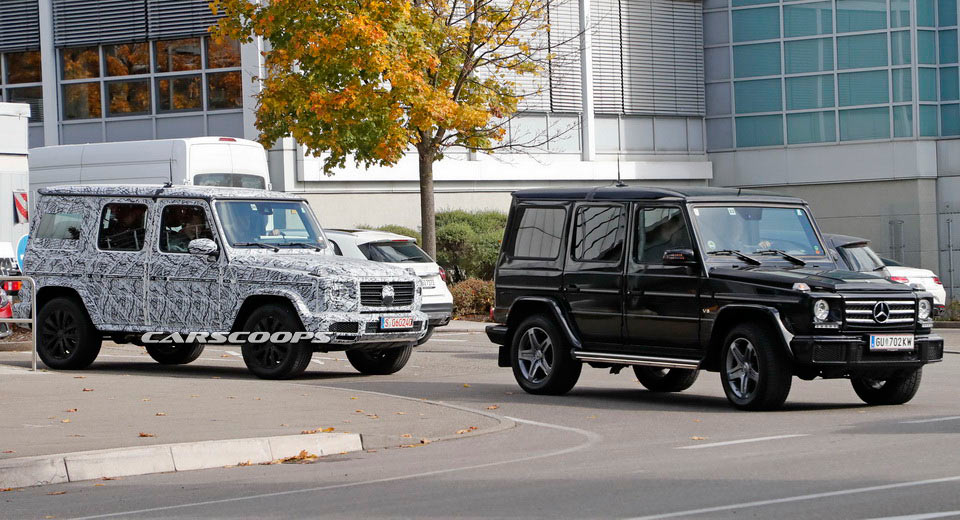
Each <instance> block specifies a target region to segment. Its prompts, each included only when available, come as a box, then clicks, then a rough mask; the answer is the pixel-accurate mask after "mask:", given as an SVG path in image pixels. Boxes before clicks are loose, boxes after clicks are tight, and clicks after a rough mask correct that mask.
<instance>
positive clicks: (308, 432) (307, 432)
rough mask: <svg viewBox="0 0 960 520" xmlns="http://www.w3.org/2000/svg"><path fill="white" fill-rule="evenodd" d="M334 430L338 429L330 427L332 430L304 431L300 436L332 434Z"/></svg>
mask: <svg viewBox="0 0 960 520" xmlns="http://www.w3.org/2000/svg"><path fill="white" fill-rule="evenodd" d="M334 430H336V428H333V427H330V428H316V429H313V430H303V431H302V432H300V435H312V434H314V433H332V432H333V431H334Z"/></svg>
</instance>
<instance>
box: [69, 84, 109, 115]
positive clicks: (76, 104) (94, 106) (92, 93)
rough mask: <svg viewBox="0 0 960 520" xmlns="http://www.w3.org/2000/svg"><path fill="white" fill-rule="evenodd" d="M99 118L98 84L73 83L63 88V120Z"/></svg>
mask: <svg viewBox="0 0 960 520" xmlns="http://www.w3.org/2000/svg"><path fill="white" fill-rule="evenodd" d="M94 117H100V83H73V84H70V85H64V86H63V118H64V119H90V118H94Z"/></svg>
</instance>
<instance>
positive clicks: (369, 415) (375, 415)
mask: <svg viewBox="0 0 960 520" xmlns="http://www.w3.org/2000/svg"><path fill="white" fill-rule="evenodd" d="M367 417H369V418H371V419H379V418H380V416H379V415H377V414H375V413H368V414H367Z"/></svg>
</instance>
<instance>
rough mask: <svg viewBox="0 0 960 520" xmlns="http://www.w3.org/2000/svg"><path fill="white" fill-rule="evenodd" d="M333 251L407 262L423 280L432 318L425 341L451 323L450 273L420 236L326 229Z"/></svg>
mask: <svg viewBox="0 0 960 520" xmlns="http://www.w3.org/2000/svg"><path fill="white" fill-rule="evenodd" d="M324 233H325V234H326V235H327V240H329V241H330V242H331V243H332V244H333V252H334V253H335V254H337V255H339V256H345V257H348V258H364V259H367V260H372V261H374V262H387V263H391V264H403V266H404V267H409V268H411V269H413V271H414V272H415V273H416V274H417V275H418V276H419V277H420V279H421V280H423V305H422V306H421V307H420V310H421V311H422V312H424V313H426V314H427V317H428V318H429V319H430V327H429V329H428V330H427V335H426V336H424V337H423V339H421V340H420V343H419V344H423V343H425V342H426V341H427V339H429V338H430V336H431V335H433V331H434V329H436V328H437V327H443V326H444V325H447V324H448V323H450V317H451V315H452V314H453V295H451V294H450V290H449V289H447V282H446V278H447V273H446V272H445V271H444V270H443V268H442V267H440V266H439V265H438V264H437V263H436V262H434V261H433V259H432V258H430V256H429V255H427V253H425V252H424V251H423V249H420V247H419V246H417V241H416V239H413V238H411V237H408V236H403V235H398V234H396V233H387V232H384V231H370V230H365V229H324Z"/></svg>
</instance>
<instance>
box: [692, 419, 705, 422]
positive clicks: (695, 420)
mask: <svg viewBox="0 0 960 520" xmlns="http://www.w3.org/2000/svg"><path fill="white" fill-rule="evenodd" d="M693 422H703V421H701V420H700V419H694V420H693Z"/></svg>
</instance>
